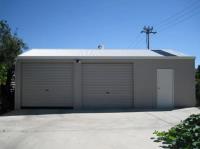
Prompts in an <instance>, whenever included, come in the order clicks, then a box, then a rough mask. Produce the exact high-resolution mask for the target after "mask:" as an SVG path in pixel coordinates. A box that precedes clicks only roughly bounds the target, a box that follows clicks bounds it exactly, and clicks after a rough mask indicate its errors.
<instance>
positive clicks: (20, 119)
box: [0, 108, 200, 149]
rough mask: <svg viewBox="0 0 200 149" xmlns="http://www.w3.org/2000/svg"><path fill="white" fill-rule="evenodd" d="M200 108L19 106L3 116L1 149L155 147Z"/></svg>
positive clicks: (137, 148)
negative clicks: (157, 138) (159, 134)
mask: <svg viewBox="0 0 200 149" xmlns="http://www.w3.org/2000/svg"><path fill="white" fill-rule="evenodd" d="M199 112H200V110H199V109H198V108H185V109H178V110H172V111H145V110H143V111H120V110H116V111H101V112H98V111H96V112H94V111H82V112H73V111H70V110H61V109H59V110H56V109H54V110H38V109H35V110H19V111H13V112H10V113H8V114H6V115H3V116H0V149H64V148H66V149H140V148H141V149H151V148H152V149H155V148H159V144H157V143H154V142H153V141H152V140H151V139H150V138H151V137H153V134H152V133H153V132H154V130H167V129H168V128H170V127H171V126H174V125H175V124H177V123H179V122H180V121H181V120H183V119H185V118H186V117H187V116H189V115H190V114H193V113H199Z"/></svg>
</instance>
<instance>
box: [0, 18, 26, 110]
mask: <svg viewBox="0 0 200 149" xmlns="http://www.w3.org/2000/svg"><path fill="white" fill-rule="evenodd" d="M23 49H25V43H24V42H23V41H22V39H20V38H19V37H18V36H17V33H12V31H11V28H10V26H9V25H8V23H7V21H5V20H0V102H1V104H2V109H3V110H6V109H7V108H10V106H12V105H13V104H14V94H13V93H11V81H12V77H13V75H14V64H15V59H16V57H17V55H19V54H20V53H21V52H22V50H23ZM12 103H13V104H12Z"/></svg>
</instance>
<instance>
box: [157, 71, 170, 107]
mask: <svg viewBox="0 0 200 149" xmlns="http://www.w3.org/2000/svg"><path fill="white" fill-rule="evenodd" d="M159 70H171V71H172V105H171V106H170V107H166V108H174V69H172V68H158V69H156V108H165V107H158V71H159Z"/></svg>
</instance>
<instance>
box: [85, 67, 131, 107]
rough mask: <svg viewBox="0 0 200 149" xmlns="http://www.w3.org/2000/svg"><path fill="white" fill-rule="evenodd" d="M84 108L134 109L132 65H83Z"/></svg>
mask: <svg viewBox="0 0 200 149" xmlns="http://www.w3.org/2000/svg"><path fill="white" fill-rule="evenodd" d="M82 72H83V99H82V100H83V107H84V108H130V107H133V65H132V64H83V67H82Z"/></svg>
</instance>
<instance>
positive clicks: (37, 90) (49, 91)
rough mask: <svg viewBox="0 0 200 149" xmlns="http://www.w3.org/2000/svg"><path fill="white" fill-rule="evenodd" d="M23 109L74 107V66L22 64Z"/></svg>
mask: <svg viewBox="0 0 200 149" xmlns="http://www.w3.org/2000/svg"><path fill="white" fill-rule="evenodd" d="M22 68H23V69H22V78H23V79H22V80H23V81H22V88H23V89H22V102H21V106H22V107H72V106H73V98H72V64H66V63H26V64H22Z"/></svg>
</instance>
